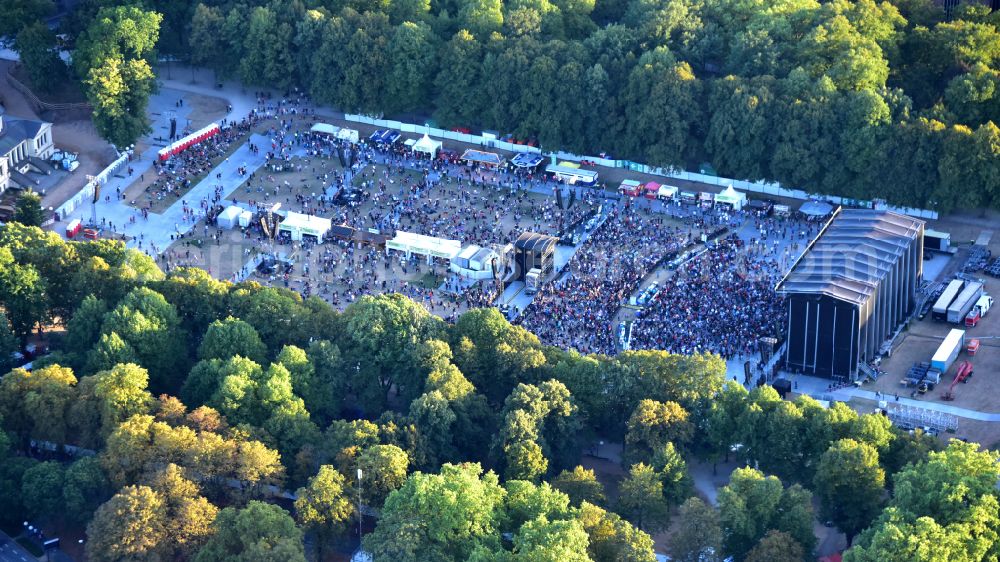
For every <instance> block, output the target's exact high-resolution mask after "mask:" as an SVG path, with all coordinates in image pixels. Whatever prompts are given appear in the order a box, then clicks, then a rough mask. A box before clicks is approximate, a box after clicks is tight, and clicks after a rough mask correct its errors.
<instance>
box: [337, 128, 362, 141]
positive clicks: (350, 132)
mask: <svg viewBox="0 0 1000 562" xmlns="http://www.w3.org/2000/svg"><path fill="white" fill-rule="evenodd" d="M337 138H338V139H340V140H345V141H348V142H354V143H356V142H358V138H360V137H359V136H358V131H357V130H356V129H341V130H340V131H338V132H337Z"/></svg>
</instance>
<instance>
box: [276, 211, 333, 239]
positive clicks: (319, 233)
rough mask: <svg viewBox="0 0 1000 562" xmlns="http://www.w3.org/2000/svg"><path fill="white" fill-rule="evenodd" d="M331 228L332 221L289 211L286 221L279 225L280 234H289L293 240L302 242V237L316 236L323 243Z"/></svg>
mask: <svg viewBox="0 0 1000 562" xmlns="http://www.w3.org/2000/svg"><path fill="white" fill-rule="evenodd" d="M331 226H332V223H331V221H330V219H324V218H323V217H315V216H312V215H304V214H302V213H293V212H292V211H288V214H287V215H286V216H285V220H283V221H281V224H280V225H278V232H287V233H288V234H290V235H291V237H292V240H302V235H308V236H315V237H316V238H318V239H319V241H320V242H322V241H323V237H324V236H326V233H327V232H329V231H330V227H331Z"/></svg>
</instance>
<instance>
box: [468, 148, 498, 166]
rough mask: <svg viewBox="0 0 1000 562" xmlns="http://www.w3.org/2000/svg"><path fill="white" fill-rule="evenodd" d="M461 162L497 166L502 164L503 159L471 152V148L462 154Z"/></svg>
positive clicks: (493, 154)
mask: <svg viewBox="0 0 1000 562" xmlns="http://www.w3.org/2000/svg"><path fill="white" fill-rule="evenodd" d="M462 160H464V161H466V162H468V163H469V164H484V165H486V166H499V165H500V164H503V158H501V157H500V155H499V154H497V153H495V152H483V151H482V150H473V149H471V148H470V149H469V150H466V151H465V152H463V153H462Z"/></svg>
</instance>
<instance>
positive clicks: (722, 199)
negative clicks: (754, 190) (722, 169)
mask: <svg viewBox="0 0 1000 562" xmlns="http://www.w3.org/2000/svg"><path fill="white" fill-rule="evenodd" d="M715 203H716V204H719V203H725V204H726V205H731V206H732V207H733V210H734V211H739V210H740V209H742V208H743V206H744V205H746V204H747V194H746V193H742V192H740V191H736V190H735V189H733V186H731V185H730V186H729V187H727V188H726V189H723V190H722V193H719V194H718V195H716V196H715Z"/></svg>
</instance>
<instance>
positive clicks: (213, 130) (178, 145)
mask: <svg viewBox="0 0 1000 562" xmlns="http://www.w3.org/2000/svg"><path fill="white" fill-rule="evenodd" d="M219 131H221V129H220V128H219V125H218V123H212V124H211V125H208V126H206V127H204V128H202V129H199V130H197V131H195V132H193V133H191V134H190V135H188V136H186V137H184V138H182V139H180V140H179V141H177V142H172V143H170V144H168V145H167V146H165V147H163V148H161V149H160V150H159V151H158V152H157V155H158V156H159V158H160V161H164V160H167V159H169V158H170V157H171V156H176V155H177V154H179V153H181V152H183V151H185V150H187V149H188V148H190V147H191V146H193V145H196V144H198V143H200V142H202V141H204V140H206V139H208V138H209V137H214V136H215V135H217V134H219Z"/></svg>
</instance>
